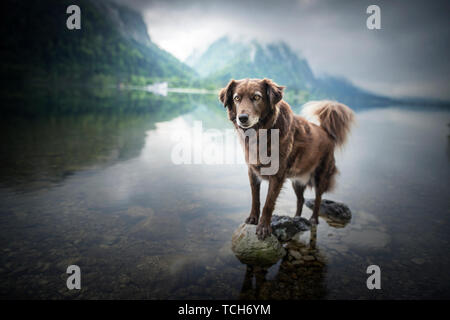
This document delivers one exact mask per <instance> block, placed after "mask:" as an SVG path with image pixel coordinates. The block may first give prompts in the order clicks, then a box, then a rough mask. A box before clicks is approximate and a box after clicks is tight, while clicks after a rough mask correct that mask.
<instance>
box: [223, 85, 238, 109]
mask: <svg viewBox="0 0 450 320" xmlns="http://www.w3.org/2000/svg"><path fill="white" fill-rule="evenodd" d="M235 85H236V81H235V80H231V81H230V82H229V83H228V84H227V86H226V87H225V88H223V89H222V90H220V92H219V100H220V101H221V102H222V103H223V106H224V107H225V108H226V107H230V108H231V104H232V103H233V89H234V86H235Z"/></svg>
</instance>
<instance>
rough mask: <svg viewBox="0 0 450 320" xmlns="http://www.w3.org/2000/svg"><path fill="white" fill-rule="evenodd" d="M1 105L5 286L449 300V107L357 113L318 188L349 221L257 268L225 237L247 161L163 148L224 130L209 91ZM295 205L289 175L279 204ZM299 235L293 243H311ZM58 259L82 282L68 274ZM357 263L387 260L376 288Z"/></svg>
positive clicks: (238, 212)
mask: <svg viewBox="0 0 450 320" xmlns="http://www.w3.org/2000/svg"><path fill="white" fill-rule="evenodd" d="M2 106H3V108H2V117H1V129H0V130H1V135H0V139H1V144H0V145H1V147H0V148H1V152H0V186H1V187H0V200H1V201H0V249H1V252H2V254H1V255H0V297H2V298H63V299H64V298H69V299H72V298H80V299H81V298H83V299H89V298H105V299H109V298H136V299H139V298H144V299H145V298H149V299H166V298H170V299H174V298H179V299H199V298H207V299H210V298H217V299H230V298H239V297H243V298H245V297H248V298H254V297H256V296H261V297H272V298H278V299H284V298H286V297H292V298H293V299H297V298H327V299H330V298H331V299H333V298H338V299H344V298H380V297H381V298H402V297H403V298H420V297H426V298H430V297H450V292H449V291H448V284H449V283H450V278H449V276H448V275H447V273H446V272H445V270H447V269H448V268H449V267H450V261H449V259H450V258H449V257H448V254H447V253H448V250H449V249H450V244H449V243H450V242H449V239H448V234H449V232H450V225H449V220H448V216H447V215H445V213H446V212H447V211H448V207H449V202H448V188H449V181H450V170H449V162H448V156H447V151H446V146H447V144H448V127H447V124H448V122H449V112H448V111H445V110H432V111H428V110H426V109H421V110H409V109H407V108H386V109H371V110H361V111H360V112H358V114H357V118H358V121H359V126H358V127H357V128H355V130H354V132H353V135H352V137H351V138H350V140H349V142H350V143H349V145H348V146H347V148H346V149H345V150H344V152H343V153H338V155H337V164H338V167H339V169H340V171H341V176H340V177H339V178H338V187H337V189H336V190H335V191H334V192H333V193H331V194H329V195H327V198H329V199H332V200H337V201H342V202H344V203H346V204H348V205H349V206H350V208H351V209H352V211H353V218H352V220H351V221H350V222H349V223H348V224H346V225H345V227H343V228H342V227H338V226H337V225H333V224H331V223H330V224H328V223H327V222H326V221H325V220H324V217H323V216H322V217H321V223H320V225H319V226H318V229H317V239H316V245H315V250H316V253H315V256H314V260H311V262H309V261H308V263H306V262H305V264H303V265H294V266H295V268H294V267H292V266H291V265H293V260H289V256H287V257H286V258H285V259H283V260H282V261H280V262H279V264H278V265H277V266H275V267H274V268H271V269H269V270H267V274H264V275H265V277H261V275H262V274H263V273H264V272H265V271H263V270H258V269H257V268H253V269H250V270H246V266H245V265H242V264H241V263H240V262H239V261H238V260H237V259H236V258H235V257H234V254H233V253H232V252H231V248H230V247H231V243H230V238H231V234H232V233H233V231H234V230H235V229H236V227H237V226H238V225H239V224H240V223H242V221H244V219H245V217H246V216H247V215H248V210H249V209H250V207H249V206H250V202H251V199H250V191H249V186H248V181H247V168H246V166H245V165H244V164H242V165H206V164H197V165H175V164H174V163H173V162H172V161H171V151H172V148H173V145H174V141H173V140H172V139H171V138H170V137H171V132H172V131H173V129H174V128H180V127H185V128H188V129H189V128H192V127H193V125H194V123H195V121H198V120H201V121H202V123H203V127H204V128H219V129H227V128H231V125H230V124H229V122H228V120H227V119H226V114H225V111H224V109H223V107H222V106H220V105H219V103H218V101H217V98H216V96H215V95H197V96H187V95H182V94H170V93H169V95H168V96H167V97H158V96H152V95H151V94H149V93H140V92H136V91H133V92H123V91H122V92H120V91H119V92H117V91H108V90H104V91H102V90H95V91H94V92H91V91H89V90H88V91H85V90H84V89H83V90H70V91H69V92H66V91H54V92H45V91H43V90H41V91H39V90H37V91H33V92H31V93H29V94H27V97H25V98H21V99H17V98H14V97H10V98H5V99H4V101H2ZM266 188H267V186H266V185H262V189H263V190H262V191H261V193H262V194H265V193H266V191H267V189H266ZM306 196H307V197H311V196H313V193H308V192H307V194H306ZM295 206H296V201H295V194H294V193H293V191H292V190H291V189H290V188H285V189H284V191H283V193H282V194H281V196H280V198H279V200H278V202H277V207H276V212H275V213H276V214H285V215H291V216H293V215H294V213H295V209H296V208H295ZM304 212H305V215H306V217H308V216H307V215H308V213H309V212H310V211H309V209H308V208H306V207H305V208H304ZM424 221H426V223H424ZM298 240H299V241H297V242H298V244H297V247H295V248H294V251H295V250H296V251H299V252H301V251H302V250H305V249H306V250H309V249H311V248H313V247H314V246H313V245H312V244H311V243H309V242H306V243H305V242H302V240H303V239H298ZM308 241H309V239H308ZM302 243H303V245H302ZM308 259H310V258H308ZM321 260H323V261H324V262H323V264H322V265H318V264H317V262H320V261H321ZM313 262H314V263H313ZM69 264H78V265H79V266H80V267H81V269H82V274H83V281H82V283H83V287H82V290H81V291H79V292H69V291H68V290H67V289H66V287H65V279H66V273H65V271H66V270H65V269H66V267H67V266H68V265H69ZM368 264H378V265H380V266H381V268H382V272H383V279H384V280H383V281H384V282H383V283H384V284H385V287H384V290H383V292H381V293H380V292H379V293H374V292H368V290H367V288H366V287H365V279H366V274H365V266H367V265H368ZM246 274H247V275H246ZM252 277H256V278H257V279H259V280H258V283H259V289H258V292H256V291H255V290H256V288H255V287H250V286H249V285H248V284H249V283H250V282H249V281H248V279H250V278H252ZM295 277H296V278H295ZM246 279H247V280H246ZM264 279H265V280H264ZM281 286H284V287H285V288H287V290H281V289H280V288H281ZM243 288H244V290H243V293H241V289H243ZM251 288H253V289H251ZM375 294H378V296H375Z"/></svg>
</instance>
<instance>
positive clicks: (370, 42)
mask: <svg viewBox="0 0 450 320" xmlns="http://www.w3.org/2000/svg"><path fill="white" fill-rule="evenodd" d="M122 3H125V4H127V5H129V6H130V7H133V8H135V9H137V10H139V11H141V12H142V13H143V15H144V17H147V19H146V20H147V21H146V22H147V23H148V25H149V30H150V33H151V35H152V37H153V39H154V40H155V41H156V42H157V43H158V40H159V42H162V43H163V44H164V45H163V47H166V48H167V49H168V50H169V51H172V52H173V53H174V54H175V55H177V56H178V57H180V58H184V57H185V56H182V55H183V54H184V53H185V52H182V51H178V52H177V50H181V49H180V48H179V46H177V45H176V44H177V43H178V42H177V41H179V40H177V37H179V36H180V35H177V33H178V32H182V31H183V32H187V31H186V30H188V31H189V30H192V34H195V32H194V29H197V30H198V29H201V28H214V33H215V34H217V36H220V35H223V34H227V33H229V34H241V35H249V36H251V37H257V38H258V39H263V40H264V39H265V40H267V41H273V40H284V41H286V42H287V43H289V44H290V45H291V46H292V47H293V48H295V49H296V50H297V51H299V52H301V53H302V54H303V55H304V56H305V57H306V58H307V59H308V61H309V62H310V64H311V66H312V68H313V70H314V72H315V73H316V74H332V75H339V76H344V77H347V78H348V79H350V80H352V81H353V82H354V83H355V84H358V85H360V86H363V87H364V88H367V89H370V90H373V91H376V92H381V93H384V94H389V95H396V96H399V95H400V96H401V95H408V96H425V95H426V96H433V97H440V98H445V99H450V87H449V83H450V61H449V60H450V59H448V52H449V48H450V23H449V19H448V14H449V12H450V11H449V9H450V2H449V1H400V0H391V1H376V0H371V1H365V0H361V1H331V0H329V1H313V0H297V1H256V0H250V1H244V0H228V1H201V0H197V1H181V0H179V1H145V0H133V1H123V2H122ZM371 4H376V5H378V6H380V8H381V26H382V29H381V30H368V29H367V28H366V19H367V17H368V15H367V14H366V8H367V7H368V6H369V5H371ZM152 30H154V32H152ZM163 31H164V32H163ZM158 32H161V34H160V35H158ZM159 36H160V37H159ZM171 37H172V38H173V39H170V38H171ZM184 38H185V35H184ZM172 40H173V43H174V44H171V42H170V41H172ZM200 40H202V39H197V38H192V39H191V41H190V42H189V43H188V44H192V46H195V44H196V43H197V42H198V43H200V42H199V41H200ZM209 40H211V39H209ZM190 49H191V48H187V49H186V50H190Z"/></svg>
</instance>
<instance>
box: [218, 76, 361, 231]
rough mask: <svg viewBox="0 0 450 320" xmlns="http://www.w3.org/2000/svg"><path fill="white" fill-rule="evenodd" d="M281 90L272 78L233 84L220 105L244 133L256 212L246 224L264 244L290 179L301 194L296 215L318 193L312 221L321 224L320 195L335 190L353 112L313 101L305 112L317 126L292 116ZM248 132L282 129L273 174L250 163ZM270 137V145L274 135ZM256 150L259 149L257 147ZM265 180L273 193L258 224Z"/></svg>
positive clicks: (298, 195)
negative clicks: (339, 150) (338, 158)
mask: <svg viewBox="0 0 450 320" xmlns="http://www.w3.org/2000/svg"><path fill="white" fill-rule="evenodd" d="M283 89H284V87H282V86H279V85H277V84H276V83H274V82H273V81H272V80H269V79H263V80H259V79H243V80H231V81H230V82H229V83H228V85H227V86H226V87H225V88H223V89H222V90H221V91H220V93H219V99H220V101H221V102H222V103H223V104H224V106H225V107H226V108H227V113H228V118H229V119H230V120H231V121H232V122H233V124H234V126H235V128H236V129H237V130H238V132H239V133H240V137H241V142H242V143H243V146H244V151H245V155H246V161H247V164H248V176H249V179H250V186H251V189H252V209H251V211H250V216H249V217H248V218H247V220H246V221H245V222H246V223H250V224H257V225H258V227H257V228H256V233H257V235H258V237H259V238H260V239H264V238H265V237H266V236H268V235H270V234H271V232H272V230H271V227H270V220H271V217H272V212H273V210H274V208H275V202H276V200H277V197H278V194H279V193H280V191H281V188H282V186H283V183H284V181H285V180H286V179H290V180H291V181H292V186H293V188H294V191H295V193H296V195H297V212H296V214H295V215H296V216H300V215H301V214H302V207H303V202H304V198H303V193H304V191H305V188H306V187H307V186H309V187H313V188H314V189H315V193H316V199H315V203H314V210H313V214H312V216H311V222H313V223H316V224H317V223H319V219H318V213H319V207H320V202H321V199H322V194H323V193H324V192H326V191H330V190H331V189H332V188H333V185H334V179H335V175H336V174H337V172H338V171H337V168H336V166H335V161H334V149H335V147H337V146H341V145H343V143H344V142H345V140H346V137H347V135H348V131H349V129H350V125H351V124H352V122H353V119H354V114H353V111H352V110H351V109H350V108H349V107H347V106H345V105H343V104H340V103H337V102H333V101H316V102H310V103H308V104H307V105H306V106H305V108H304V111H306V112H308V113H309V115H311V116H315V117H316V118H318V121H319V122H320V126H318V125H316V124H314V123H312V122H309V121H308V120H306V119H305V118H303V117H301V116H298V115H295V114H294V113H293V112H292V110H291V107H290V106H289V105H288V104H287V103H286V102H285V101H284V100H282V97H283ZM249 129H254V130H256V131H258V132H259V131H261V129H267V132H268V133H269V132H270V131H271V130H272V129H278V130H279V131H278V132H279V145H278V146H279V157H278V159H279V160H278V161H279V163H278V171H277V172H276V173H275V174H272V175H264V174H262V173H261V169H262V168H264V167H265V166H267V165H265V164H263V163H262V162H261V161H259V159H258V160H257V161H256V163H250V162H249V161H248V159H249V142H248V140H249V139H246V136H245V131H246V130H249ZM243 133H244V134H243ZM268 136H269V137H268V139H267V143H268V144H269V143H270V134H268ZM257 147H258V149H259V148H260V146H259V143H258V144H257ZM268 149H270V148H268ZM261 179H265V180H268V181H269V190H268V193H267V197H266V202H265V204H264V208H263V211H262V216H261V219H259V214H260V200H259V197H260V184H261ZM258 221H259V224H258Z"/></svg>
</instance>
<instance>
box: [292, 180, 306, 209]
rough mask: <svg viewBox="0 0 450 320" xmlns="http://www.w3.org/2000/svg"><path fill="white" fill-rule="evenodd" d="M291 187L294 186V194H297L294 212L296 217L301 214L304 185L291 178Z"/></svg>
mask: <svg viewBox="0 0 450 320" xmlns="http://www.w3.org/2000/svg"><path fill="white" fill-rule="evenodd" d="M292 187H293V188H294V191H295V194H296V195H297V211H296V212H295V216H296V217H301V216H302V209H303V203H304V202H305V198H304V197H303V193H304V192H305V189H306V186H305V185H302V184H301V183H300V182H298V181H295V180H292Z"/></svg>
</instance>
